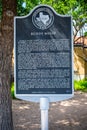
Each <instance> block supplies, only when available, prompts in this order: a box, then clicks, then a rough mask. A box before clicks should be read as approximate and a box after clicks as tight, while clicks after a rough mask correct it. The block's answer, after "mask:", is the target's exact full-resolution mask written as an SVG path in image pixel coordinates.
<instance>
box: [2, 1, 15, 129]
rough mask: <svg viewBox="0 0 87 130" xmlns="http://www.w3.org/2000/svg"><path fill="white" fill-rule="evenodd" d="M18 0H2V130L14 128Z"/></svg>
mask: <svg viewBox="0 0 87 130" xmlns="http://www.w3.org/2000/svg"><path fill="white" fill-rule="evenodd" d="M15 13H16V0H2V19H1V33H0V34H1V36H0V38H1V39H0V130H13V121H12V100H11V92H10V86H11V64H12V52H13V18H14V15H15Z"/></svg>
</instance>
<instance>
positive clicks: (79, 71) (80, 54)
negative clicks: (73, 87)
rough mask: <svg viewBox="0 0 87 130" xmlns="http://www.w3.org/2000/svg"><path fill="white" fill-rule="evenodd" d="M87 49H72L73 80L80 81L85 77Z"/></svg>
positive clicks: (86, 73) (86, 71) (86, 74)
mask: <svg viewBox="0 0 87 130" xmlns="http://www.w3.org/2000/svg"><path fill="white" fill-rule="evenodd" d="M86 57H87V49H86V48H83V47H74V79H76V80H81V79H83V78H85V77H86V76H87V61H86V60H87V58H86Z"/></svg>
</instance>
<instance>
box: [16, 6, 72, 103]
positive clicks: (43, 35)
mask: <svg viewBox="0 0 87 130" xmlns="http://www.w3.org/2000/svg"><path fill="white" fill-rule="evenodd" d="M14 55H15V56H14V57H15V62H14V63H15V65H14V66H15V67H14V80H15V96H16V97H17V98H19V99H23V100H27V101H34V102H39V101H40V98H43V97H47V98H49V101H50V102H54V101H60V100H65V99H69V98H71V97H72V96H73V93H74V89H73V40H72V17H71V16H66V15H60V14H57V13H56V12H55V10H54V9H53V8H51V7H50V6H48V5H39V6H36V7H35V8H34V9H33V10H32V11H31V12H30V13H29V14H28V15H27V16H22V17H15V18H14Z"/></svg>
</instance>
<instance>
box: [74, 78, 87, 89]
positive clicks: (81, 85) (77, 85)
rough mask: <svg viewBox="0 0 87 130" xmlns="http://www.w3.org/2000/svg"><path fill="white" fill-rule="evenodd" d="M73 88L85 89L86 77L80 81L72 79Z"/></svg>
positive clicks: (86, 86)
mask: <svg viewBox="0 0 87 130" xmlns="http://www.w3.org/2000/svg"><path fill="white" fill-rule="evenodd" d="M74 89H75V90H81V91H87V79H83V80H80V81H76V80H75V81H74Z"/></svg>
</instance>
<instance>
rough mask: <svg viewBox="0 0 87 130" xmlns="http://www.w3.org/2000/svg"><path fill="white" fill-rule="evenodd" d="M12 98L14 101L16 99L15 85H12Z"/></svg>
mask: <svg viewBox="0 0 87 130" xmlns="http://www.w3.org/2000/svg"><path fill="white" fill-rule="evenodd" d="M11 96H12V98H13V99H16V97H15V94H14V83H12V84H11Z"/></svg>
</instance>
